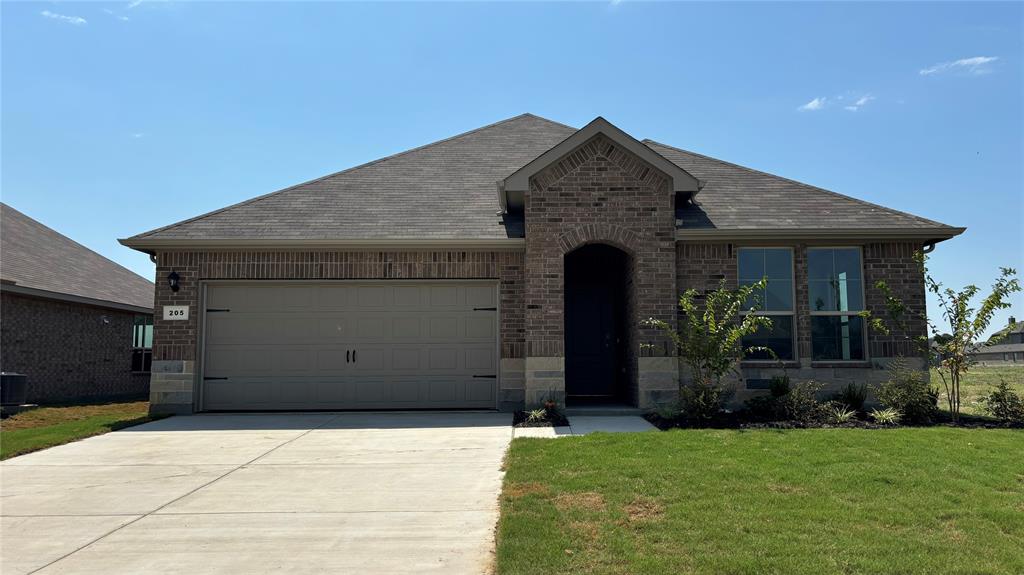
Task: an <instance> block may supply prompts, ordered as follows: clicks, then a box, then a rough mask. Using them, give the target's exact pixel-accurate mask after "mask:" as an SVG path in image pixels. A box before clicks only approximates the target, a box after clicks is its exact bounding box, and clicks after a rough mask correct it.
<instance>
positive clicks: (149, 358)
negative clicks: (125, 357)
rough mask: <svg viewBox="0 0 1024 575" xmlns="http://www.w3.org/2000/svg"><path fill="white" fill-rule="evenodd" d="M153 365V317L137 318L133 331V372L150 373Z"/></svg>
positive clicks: (138, 316)
mask: <svg viewBox="0 0 1024 575" xmlns="http://www.w3.org/2000/svg"><path fill="white" fill-rule="evenodd" d="M152 364H153V316H151V315H137V316H135V325H134V326H133V329H132V371H138V372H148V371H149V370H150V367H151V366H152Z"/></svg>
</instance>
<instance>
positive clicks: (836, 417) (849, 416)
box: [825, 402, 857, 425]
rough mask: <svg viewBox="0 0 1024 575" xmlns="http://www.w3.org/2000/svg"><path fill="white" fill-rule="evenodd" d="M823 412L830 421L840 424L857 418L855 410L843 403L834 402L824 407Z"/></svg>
mask: <svg viewBox="0 0 1024 575" xmlns="http://www.w3.org/2000/svg"><path fill="white" fill-rule="evenodd" d="M825 414H826V416H827V418H828V421H829V422H830V423H834V424H836V425H841V424H843V423H850V422H851V421H856V420H857V412H856V411H854V410H853V409H850V407H849V406H847V405H846V404H844V403H839V402H835V403H832V404H830V405H827V406H826V407H825Z"/></svg>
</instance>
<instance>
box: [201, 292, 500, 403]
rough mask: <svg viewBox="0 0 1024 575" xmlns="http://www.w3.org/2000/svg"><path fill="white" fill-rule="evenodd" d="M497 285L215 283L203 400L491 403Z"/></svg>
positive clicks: (208, 315)
mask: <svg viewBox="0 0 1024 575" xmlns="http://www.w3.org/2000/svg"><path fill="white" fill-rule="evenodd" d="M497 319H498V314H497V311H496V288H495V285H494V284H493V283H446V282H432V283H424V282H416V283H405V282H399V281H393V282H380V283H358V284H356V283H328V284H311V283H300V282H290V283H260V284H211V285H208V286H207V288H206V317H205V328H204V329H205V334H204V346H205V352H204V361H203V393H202V398H203V404H202V406H201V407H202V409H204V410H261V411H262V410H298V409H418V408H494V406H495V393H496V387H497V385H496V383H497V381H496V375H497V369H498V366H497V359H496V347H497Z"/></svg>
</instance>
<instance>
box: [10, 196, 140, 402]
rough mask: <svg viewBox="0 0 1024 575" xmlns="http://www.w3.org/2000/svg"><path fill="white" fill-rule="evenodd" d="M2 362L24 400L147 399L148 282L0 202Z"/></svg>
mask: <svg viewBox="0 0 1024 575" xmlns="http://www.w3.org/2000/svg"><path fill="white" fill-rule="evenodd" d="M0 215H2V217H0V298H2V301H0V332H2V335H0V369H2V370H3V371H5V372H15V373H22V374H25V375H26V376H28V393H27V398H26V399H27V401H29V402H30V403H55V402H64V401H72V400H80V399H88V398H93V399H97V398H112V397H128V396H134V397H145V396H146V394H147V393H148V390H149V363H150V358H151V350H150V346H151V340H152V331H153V284H152V283H150V282H149V281H147V280H146V279H145V278H143V277H141V276H139V275H137V274H135V273H134V272H132V271H130V270H128V269H126V268H124V267H121V266H120V265H118V264H116V263H114V262H112V261H110V260H108V259H107V258H105V257H103V256H101V255H99V254H98V253H96V252H94V251H92V250H90V249H88V248H86V247H85V246H83V245H81V244H78V243H76V242H74V241H73V240H71V239H70V238H67V237H65V236H63V235H61V234H59V233H57V232H55V231H54V230H51V229H50V228H48V227H46V226H44V225H43V224H41V223H39V222H37V221H35V220H33V219H32V218H29V217H28V216H26V215H25V214H22V213H21V212H19V211H17V210H15V209H14V208H11V207H10V206H8V205H6V204H0Z"/></svg>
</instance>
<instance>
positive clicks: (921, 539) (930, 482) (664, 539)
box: [497, 427, 1024, 575]
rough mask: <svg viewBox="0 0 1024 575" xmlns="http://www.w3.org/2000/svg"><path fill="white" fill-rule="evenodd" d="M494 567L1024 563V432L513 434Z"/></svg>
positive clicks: (784, 568)
mask: <svg viewBox="0 0 1024 575" xmlns="http://www.w3.org/2000/svg"><path fill="white" fill-rule="evenodd" d="M497 537H498V548H497V570H498V573H499V575H511V574H533V573H536V574H551V573H622V574H625V573H655V574H668V573H673V574H691V573H706V574H718V573H729V574H740V573H750V574H755V573H757V574H762V573H779V574H787V575H798V574H822V573H837V574H838V573H842V574H849V573H871V574H883V573H900V574H913V573H921V574H931V573H944V574H949V573H975V574H976V573H994V574H1003V573H1005V574H1007V575H1010V574H1020V573H1024V431H1020V430H992V429H957V428H950V427H931V428H902V429H890V430H863V429H811V430H786V431H775V430H757V431H736V430H674V431H668V432H648V433H622V434H594V435H588V436H584V437H572V438H563V439H516V440H514V441H513V442H512V446H511V448H510V451H509V454H508V461H507V474H506V477H505V486H504V490H503V494H502V497H501V520H500V522H499V527H498V536H497Z"/></svg>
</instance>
